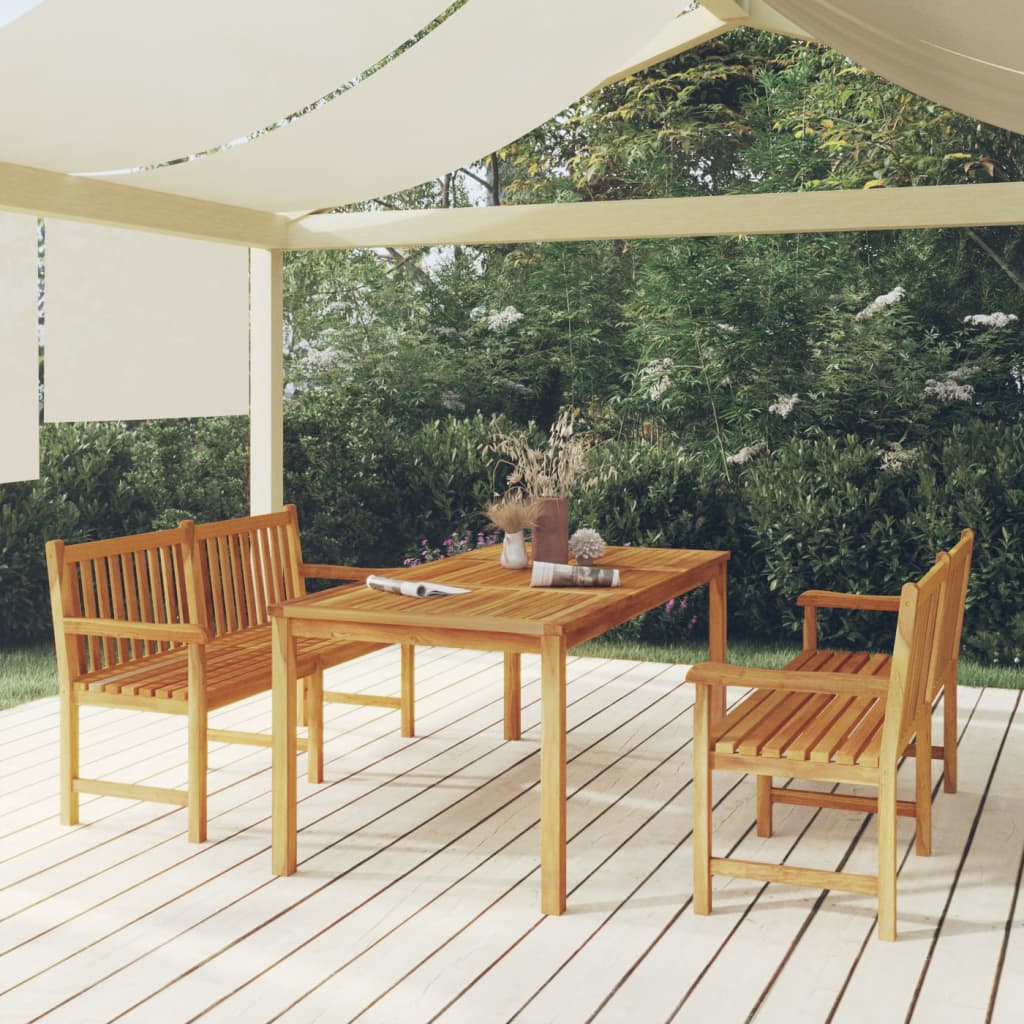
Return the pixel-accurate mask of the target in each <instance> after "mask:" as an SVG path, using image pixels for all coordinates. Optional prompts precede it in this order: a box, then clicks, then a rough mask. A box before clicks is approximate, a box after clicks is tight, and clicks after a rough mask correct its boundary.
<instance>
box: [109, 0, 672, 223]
mask: <svg viewBox="0 0 1024 1024" xmlns="http://www.w3.org/2000/svg"><path fill="white" fill-rule="evenodd" d="M680 6H681V3H680V0H630V2H629V3H623V2H622V0H559V2H558V3H555V4H553V3H552V2H551V0H519V2H518V3H516V5H515V10H514V14H512V13H510V8H509V5H508V3H507V0H470V2H469V3H468V4H467V5H466V6H465V7H463V8H461V9H460V10H459V11H457V12H456V13H455V14H453V15H452V16H451V17H450V18H449V19H448V20H447V21H446V22H445V23H444V24H442V25H441V26H440V27H439V28H437V29H435V30H434V31H433V32H432V33H431V34H430V35H429V36H427V37H426V38H425V39H423V40H422V41H420V42H419V43H417V44H416V45H415V46H414V47H412V48H411V49H409V50H408V51H407V52H406V53H404V54H402V55H401V56H400V57H398V58H397V59H396V60H395V61H393V62H392V63H391V64H389V65H388V66H387V67H385V68H383V69H381V70H380V71H378V72H377V73H376V74H374V75H373V76H372V77H370V78H369V79H367V80H366V81H365V82H361V83H360V84H359V85H357V86H356V87H355V88H353V89H351V90H350V91H348V92H346V93H344V94H343V95H342V96H339V97H338V98H337V99H335V100H334V101H332V102H331V103H328V104H326V105H325V106H323V107H322V108H320V109H318V110H315V111H313V112H312V113H310V114H308V115H306V116H305V117H303V118H301V119H299V120H297V121H295V122H293V123H292V124H290V125H288V126H286V127H283V128H280V129H278V130H276V131H274V132H270V133H268V134H267V135H264V136H262V137H260V138H258V139H255V140H253V141H252V142H249V143H248V144H246V145H242V146H238V147H235V148H233V149H229V150H226V151H224V152H220V153H215V154H212V155H210V156H206V157H203V158H202V159H199V160H195V161H192V162H189V163H185V164H178V165H175V166H172V167H166V168H159V169H157V170H153V171H148V172H145V173H142V174H137V175H130V176H125V177H121V178H118V179H117V180H118V181H119V182H121V183H123V184H126V185H132V186H136V187H141V188H149V189H156V190H159V191H163V192H172V193H176V194H178V195H184V196H194V197H202V198H205V199H212V200H215V201H219V202H225V203H234V204H236V205H239V206H246V207H251V208H256V209H263V210H275V211H282V210H309V209H317V208H321V207H327V206H334V205H337V204H341V203H349V202H356V201H359V200H363V199H370V198H373V197H376V196H381V195H387V194H389V193H391V192H395V191H398V190H401V189H405V188H409V187H411V186H414V185H418V184H420V183H421V182H424V181H427V180H429V179H431V178H433V177H436V176H439V175H442V174H444V173H446V172H447V171H450V170H452V169H454V168H456V167H460V166H463V165H465V164H468V163H471V162H472V161H474V160H478V159H479V158H481V157H483V156H486V155H487V154H488V153H490V152H492V151H494V150H495V149H499V148H500V147H502V146H504V145H506V144H508V143H509V142H512V141H514V140H515V139H517V138H519V137H520V136H521V135H523V134H525V133H526V132H529V131H531V130H532V129H533V128H535V127H536V126H537V125H539V124H543V123H544V122H545V121H546V120H547V119H548V118H550V117H553V116H554V115H555V114H557V113H558V112H559V111H561V110H563V109H564V108H565V107H566V106H568V105H569V104H570V103H573V102H574V101H575V100H577V99H579V97H580V96H582V95H584V94H586V93H587V92H589V91H590V90H591V89H592V88H593V87H594V86H595V85H596V84H597V83H598V82H600V81H601V80H602V79H603V78H604V77H606V76H607V75H608V74H609V72H610V71H613V70H614V69H616V68H618V67H621V66H623V65H625V64H626V63H627V62H628V61H629V60H630V59H631V58H632V57H633V56H634V55H635V54H636V52H637V51H638V50H639V49H640V48H641V47H642V46H643V45H644V44H645V43H647V42H648V41H649V40H650V39H651V38H653V37H654V36H655V35H657V34H658V33H659V32H660V31H661V30H662V29H663V28H664V27H665V25H667V24H668V23H669V22H671V21H672V19H673V18H674V17H675V16H676V15H677V14H678V13H679V9H680Z"/></svg>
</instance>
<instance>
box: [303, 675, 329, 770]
mask: <svg viewBox="0 0 1024 1024" xmlns="http://www.w3.org/2000/svg"><path fill="white" fill-rule="evenodd" d="M302 682H303V683H304V684H305V685H304V686H299V687H298V690H299V693H300V694H302V693H305V695H306V702H305V707H304V710H305V715H304V717H305V719H306V726H307V738H308V743H307V749H306V760H307V763H308V767H309V781H310V782H323V781H324V670H323V669H322V668H321V669H318V670H317V671H316V672H315V673H314V674H313V675H311V676H309V677H308V678H306V679H304V680H302Z"/></svg>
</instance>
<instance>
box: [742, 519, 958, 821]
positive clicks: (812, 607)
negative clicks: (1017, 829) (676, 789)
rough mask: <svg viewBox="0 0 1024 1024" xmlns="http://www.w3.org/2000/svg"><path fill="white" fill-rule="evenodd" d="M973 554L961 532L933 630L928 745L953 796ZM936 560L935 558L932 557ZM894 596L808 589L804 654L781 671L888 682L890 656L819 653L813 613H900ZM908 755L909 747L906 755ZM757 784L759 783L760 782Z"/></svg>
mask: <svg viewBox="0 0 1024 1024" xmlns="http://www.w3.org/2000/svg"><path fill="white" fill-rule="evenodd" d="M973 552H974V530H971V529H965V530H962V531H961V536H959V540H958V541H957V542H956V544H954V545H953V547H952V548H950V550H949V553H948V554H949V579H948V581H947V583H946V587H947V588H948V593H949V600H947V601H946V602H945V603H944V604H943V611H942V620H941V622H940V623H939V625H938V633H937V637H938V640H937V642H938V643H939V648H938V649H937V651H936V656H935V658H934V660H933V663H932V668H931V677H930V680H929V693H928V695H929V699H930V700H931V701H932V702H933V703H935V701H936V700H938V697H939V694H940V693H941V694H942V742H941V743H938V744H933V745H932V757H933V758H935V759H938V760H941V761H942V763H943V775H942V785H943V790H944V791H945V792H946V793H955V792H956V679H957V672H958V667H959V647H961V637H962V635H963V631H964V610H965V606H966V604H967V585H968V578H969V577H970V573H971V559H972V555H973ZM940 556H941V553H940V555H939V556H936V557H937V558H938V557H940ZM899 602H900V599H899V597H898V596H896V595H888V594H882V595H876V594H842V593H837V592H834V591H825V590H808V591H805V592H804V593H803V594H801V595H800V596H799V597H798V598H797V604H798V605H799V606H800V607H802V608H803V609H804V631H803V649H802V650H801V652H800V653H799V654H798V655H797V656H796V657H795V658H793V660H791V662H790V663H788V664H787V665H786V666H785V669H787V670H792V671H796V672H856V673H860V674H862V675H869V676H874V677H876V678H880V679H888V678H889V672H890V669H891V665H892V656H891V654H889V653H872V652H870V651H845V650H819V649H818V637H817V632H818V630H817V609H818V608H847V609H858V610H866V611H891V612H897V611H898V610H899ZM907 753H908V754H913V753H914V749H913V746H911V748H910V749H909V750H908V751H907ZM761 784H762V785H763V784H764V783H761ZM763 799H765V800H769V799H774V800H775V802H780V801H785V800H786V799H787V795H784V794H781V793H780V792H779V791H772V793H771V794H766V795H765V796H764V798H763Z"/></svg>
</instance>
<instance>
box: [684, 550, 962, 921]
mask: <svg viewBox="0 0 1024 1024" xmlns="http://www.w3.org/2000/svg"><path fill="white" fill-rule="evenodd" d="M949 568H950V556H949V555H948V554H947V553H946V552H941V553H940V554H939V556H938V558H937V560H936V564H935V565H934V566H933V567H932V568H931V569H930V570H929V571H928V572H927V573H926V574H925V576H924V577H923V578H922V579H921V580H920V581H918V582H917V583H907V584H906V585H905V586H904V587H903V590H902V593H901V594H900V597H899V616H898V620H897V624H896V639H895V643H894V647H893V653H892V657H891V662H890V664H889V673H888V676H887V677H886V676H879V675H877V674H876V672H875V668H877V662H873V661H872V659H870V658H867V657H866V656H865V657H864V658H863V659H858V660H857V661H856V662H855V663H853V664H850V665H848V666H846V667H844V670H842V671H834V672H813V673H812V672H803V671H792V670H786V669H780V670H773V669H751V668H743V667H742V666H735V665H725V664H721V663H718V662H704V663H702V664H700V665H695V666H694V667H693V668H692V669H691V670H690V673H689V677H688V678H689V680H690V681H691V682H694V683H696V684H697V704H696V709H695V712H694V739H693V746H694V754H693V757H694V768H693V792H694V822H693V842H694V850H693V865H694V867H693V872H694V900H693V905H694V911H695V913H698V914H709V913H710V912H711V877H712V875H730V876H733V877H740V878H754V879H760V880H762V881H766V882H788V883H792V884H798V885H810V886H813V887H815V888H822V889H838V890H844V891H848V892H859V893H865V894H869V895H876V896H877V897H878V934H879V938H882V939H886V940H893V939H895V938H896V816H897V814H903V815H908V816H913V817H915V818H916V840H917V842H916V849H917V852H918V853H919V854H927V853H929V852H930V850H931V756H930V750H929V747H930V734H931V704H930V702H929V699H928V697H929V692H930V688H929V680H930V678H931V675H932V671H933V665H934V664H935V663H936V659H937V658H938V657H939V652H940V651H942V650H945V649H946V648H947V646H948V637H943V635H942V634H941V633H940V631H939V630H940V626H939V624H940V623H941V622H942V621H943V618H944V616H945V615H946V614H947V612H946V607H947V605H948V603H949V600H950V587H949V586H948V580H949ZM713 686H743V687H752V688H753V692H752V693H751V694H750V695H749V696H748V697H746V698H745V699H744V700H743V701H741V702H740V704H739V705H738V706H737V707H736V708H734V709H733V710H732V711H730V712H729V713H728V714H727V715H725V717H724V718H721V719H718V720H717V721H716V722H714V723H712V721H711V714H710V710H711V700H710V697H711V688H712V687H713ZM915 736H916V743H917V753H918V757H917V758H916V759H915V761H914V764H915V767H916V785H915V799H914V800H912V801H904V800H897V799H896V769H897V764H898V761H899V759H900V757H901V755H902V754H903V752H904V750H905V749H906V746H907V744H908V742H909V741H910V740H911V739H912V738H913V737H915ZM714 769H719V770H724V771H734V772H746V773H749V774H752V775H754V776H756V777H757V784H758V809H759V814H758V826H759V827H758V832H759V834H770V828H771V823H770V817H769V820H768V822H763V821H762V816H761V813H760V812H761V810H762V806H763V804H764V799H763V798H764V794H765V790H766V789H767V790H770V788H771V780H772V777H773V776H779V777H784V778H790V779H815V780H820V781H824V782H839V783H844V782H849V783H855V784H859V785H869V786H875V787H877V789H878V796H877V798H871V797H857V796H846V795H840V794H823V793H817V792H814V793H812V792H809V791H801V790H799V789H795V788H794V787H790V788H789V789H787V790H786V792H787V793H793V794H794V800H793V802H807V803H812V804H816V805H823V806H831V807H837V808H842V809H847V810H850V809H852V810H867V811H873V812H876V813H877V814H878V874H877V875H861V874H852V873H850V872H839V871H820V870H815V869H811V868H800V867H791V866H788V865H777V864H767V863H762V862H756V861H747V860H738V859H735V858H725V857H713V856H712V855H711V772H712V771H713V770H714ZM801 794H804V795H805V797H806V799H803V798H802V797H801ZM770 806H771V805H770V802H769V803H768V810H769V814H770ZM765 825H766V826H767V832H765V831H763V827H764V826H765Z"/></svg>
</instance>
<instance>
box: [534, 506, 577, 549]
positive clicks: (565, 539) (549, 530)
mask: <svg viewBox="0 0 1024 1024" xmlns="http://www.w3.org/2000/svg"><path fill="white" fill-rule="evenodd" d="M538 501H539V502H540V511H539V513H538V514H537V525H536V526H534V528H533V551H532V554H533V560H534V561H535V562H558V563H560V564H562V565H564V564H566V563H567V562H568V561H569V500H568V498H539V499H538Z"/></svg>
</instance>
